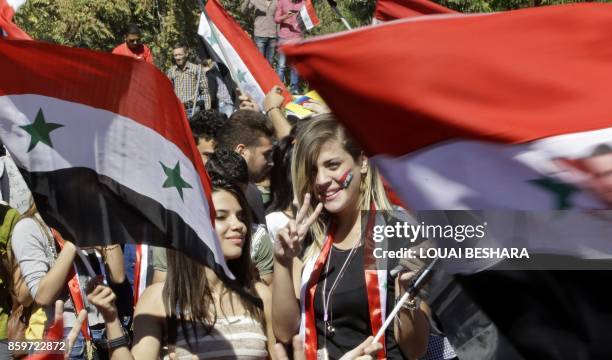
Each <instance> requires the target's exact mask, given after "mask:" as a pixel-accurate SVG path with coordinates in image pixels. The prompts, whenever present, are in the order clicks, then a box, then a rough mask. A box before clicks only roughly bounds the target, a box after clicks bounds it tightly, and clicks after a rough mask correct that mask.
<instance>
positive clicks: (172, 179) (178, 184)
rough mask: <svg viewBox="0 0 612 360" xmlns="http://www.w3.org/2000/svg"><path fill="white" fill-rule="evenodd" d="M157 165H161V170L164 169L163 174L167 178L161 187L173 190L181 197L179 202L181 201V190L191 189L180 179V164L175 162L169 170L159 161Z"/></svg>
mask: <svg viewBox="0 0 612 360" xmlns="http://www.w3.org/2000/svg"><path fill="white" fill-rule="evenodd" d="M159 163H160V164H161V166H162V168H163V169H164V172H165V173H166V176H167V177H168V178H167V179H166V181H165V182H164V185H163V187H165V188H170V187H173V188H175V189H176V190H177V191H178V193H179V195H180V196H181V200H183V189H186V188H189V189H191V188H192V187H191V185H189V183H187V182H186V181H185V180H183V178H182V177H181V164H179V162H178V161H177V162H176V165H174V168H173V169H171V168H169V167H167V166H166V165H164V163H162V162H161V161H160V162H159Z"/></svg>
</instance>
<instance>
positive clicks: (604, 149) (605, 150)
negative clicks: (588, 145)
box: [592, 144, 612, 156]
mask: <svg viewBox="0 0 612 360" xmlns="http://www.w3.org/2000/svg"><path fill="white" fill-rule="evenodd" d="M609 153H612V147H611V146H610V145H607V144H600V145H597V147H596V148H595V150H593V155H592V156H599V155H606V154H609Z"/></svg>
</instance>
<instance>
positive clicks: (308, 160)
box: [291, 115, 391, 259]
mask: <svg viewBox="0 0 612 360" xmlns="http://www.w3.org/2000/svg"><path fill="white" fill-rule="evenodd" d="M328 141H338V142H339V143H340V144H341V145H342V147H343V148H344V150H345V151H346V152H347V153H349V154H350V155H351V157H352V158H353V160H355V161H356V162H358V161H359V158H360V156H361V155H362V154H363V151H362V150H361V148H360V147H359V146H358V145H357V144H356V142H355V141H354V140H353V139H352V138H350V137H349V136H348V135H347V134H346V132H345V130H344V128H343V127H342V126H341V125H340V124H339V123H338V122H337V121H336V119H335V118H334V117H333V116H332V115H320V116H317V117H315V118H313V119H312V120H310V122H309V124H308V125H306V126H305V127H304V128H303V129H302V130H301V131H300V132H299V134H298V136H297V141H296V144H295V147H294V149H293V158H292V164H291V177H292V180H293V192H294V193H295V194H296V196H297V198H298V199H299V200H300V201H302V200H303V199H304V195H305V194H306V193H310V194H311V202H312V204H311V205H312V206H311V209H310V211H311V212H312V211H313V209H314V208H315V206H316V205H317V202H318V197H317V196H316V194H317V189H316V184H315V180H316V175H317V167H316V164H317V159H318V157H319V154H320V152H321V148H322V147H323V145H324V144H325V143H327V142H328ZM372 202H373V203H374V206H375V208H376V209H377V210H391V204H390V202H389V200H388V199H387V195H386V193H385V189H384V187H383V183H382V181H381V179H380V176H379V174H378V170H377V169H376V168H374V167H373V166H370V165H368V172H367V174H366V175H365V176H362V178H361V184H360V199H359V209H360V210H370V204H371V203H372ZM332 216H333V215H332V214H329V213H327V212H326V211H325V209H324V210H323V212H322V213H321V216H319V219H318V220H317V222H316V223H314V224H313V225H312V226H311V228H310V231H311V235H312V239H313V241H312V244H311V245H310V246H309V248H308V249H307V250H306V252H305V255H304V257H305V259H308V258H310V257H312V256H315V255H316V254H318V253H319V251H320V250H321V248H322V246H323V242H324V240H325V235H326V233H327V228H328V226H329V224H330V221H331V220H332Z"/></svg>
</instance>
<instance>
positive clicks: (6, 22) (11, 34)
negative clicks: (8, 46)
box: [0, 0, 32, 40]
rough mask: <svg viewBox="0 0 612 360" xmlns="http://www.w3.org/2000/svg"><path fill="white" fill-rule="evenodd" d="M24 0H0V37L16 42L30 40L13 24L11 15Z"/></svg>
mask: <svg viewBox="0 0 612 360" xmlns="http://www.w3.org/2000/svg"><path fill="white" fill-rule="evenodd" d="M24 3H25V0H0V37H7V38H9V39H18V40H32V38H30V36H28V34H26V33H25V32H24V31H23V30H21V29H20V28H19V27H18V26H17V25H15V23H14V22H13V15H15V12H17V10H18V9H19V7H20V6H21V5H23V4H24Z"/></svg>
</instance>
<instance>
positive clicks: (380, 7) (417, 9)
mask: <svg viewBox="0 0 612 360" xmlns="http://www.w3.org/2000/svg"><path fill="white" fill-rule="evenodd" d="M453 13H456V11H455V10H451V9H449V8H447V7H444V6H442V5H440V4H436V3H435V2H433V1H429V0H378V1H376V9H375V10H374V18H376V19H377V20H379V21H392V20H397V19H404V18H410V17H415V16H422V15H436V14H453Z"/></svg>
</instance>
